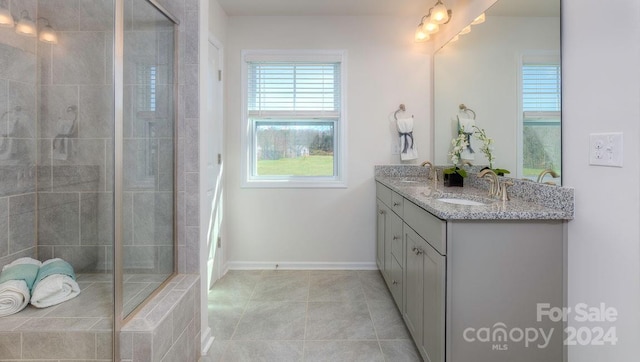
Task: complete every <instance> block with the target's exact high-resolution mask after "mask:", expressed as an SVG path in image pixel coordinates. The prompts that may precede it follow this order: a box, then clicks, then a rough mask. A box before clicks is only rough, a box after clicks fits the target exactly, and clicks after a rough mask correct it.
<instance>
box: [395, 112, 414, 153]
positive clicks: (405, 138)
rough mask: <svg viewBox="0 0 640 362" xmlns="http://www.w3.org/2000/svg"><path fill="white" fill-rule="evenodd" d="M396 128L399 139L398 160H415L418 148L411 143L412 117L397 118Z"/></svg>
mask: <svg viewBox="0 0 640 362" xmlns="http://www.w3.org/2000/svg"><path fill="white" fill-rule="evenodd" d="M396 127H397V128H398V135H399V137H400V159H401V160H402V161H408V160H415V159H416V158H418V148H417V147H416V144H415V143H414V141H413V117H409V118H398V121H397V122H396Z"/></svg>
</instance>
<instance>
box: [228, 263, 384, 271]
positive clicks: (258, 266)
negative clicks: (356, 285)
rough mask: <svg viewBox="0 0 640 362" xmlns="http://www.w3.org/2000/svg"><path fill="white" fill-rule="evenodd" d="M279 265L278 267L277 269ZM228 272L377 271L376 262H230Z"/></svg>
mask: <svg viewBox="0 0 640 362" xmlns="http://www.w3.org/2000/svg"><path fill="white" fill-rule="evenodd" d="M276 265H277V267H276ZM226 267H227V269H228V270H265V269H266V270H270V269H278V270H377V269H378V266H377V265H376V263H375V262H367V263H336V262H286V261H283V262H277V263H274V262H272V261H264V262H251V261H230V262H227V265H226Z"/></svg>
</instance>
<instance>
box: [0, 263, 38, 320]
mask: <svg viewBox="0 0 640 362" xmlns="http://www.w3.org/2000/svg"><path fill="white" fill-rule="evenodd" d="M25 265H34V266H36V268H34V267H31V268H28V267H25ZM39 267H40V262H39V261H38V260H35V259H31V258H20V259H17V260H14V261H13V262H11V263H10V264H7V265H5V266H4V267H3V268H2V273H0V278H2V282H0V317H4V316H8V315H11V314H15V313H18V312H19V311H21V310H23V309H24V308H25V307H26V306H27V305H28V304H29V300H30V298H31V291H30V290H29V287H30V286H31V284H33V281H34V279H35V277H36V274H35V273H37V268H39ZM3 277H4V278H3ZM14 278H15V279H14Z"/></svg>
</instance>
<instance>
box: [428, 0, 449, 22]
mask: <svg viewBox="0 0 640 362" xmlns="http://www.w3.org/2000/svg"><path fill="white" fill-rule="evenodd" d="M448 20H449V13H448V10H447V7H446V6H444V4H443V3H442V2H441V1H440V0H438V2H437V3H436V6H434V7H433V9H432V10H431V21H432V22H433V23H435V24H444V23H446V22H447V21H448Z"/></svg>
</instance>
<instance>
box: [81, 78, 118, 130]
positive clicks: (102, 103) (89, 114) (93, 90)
mask: <svg viewBox="0 0 640 362" xmlns="http://www.w3.org/2000/svg"><path fill="white" fill-rule="evenodd" d="M113 92H114V90H113V86H112V85H105V86H94V85H91V86H80V101H79V104H80V105H79V107H78V108H79V114H78V137H81V138H113V130H114V128H113V117H114V110H113Z"/></svg>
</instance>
